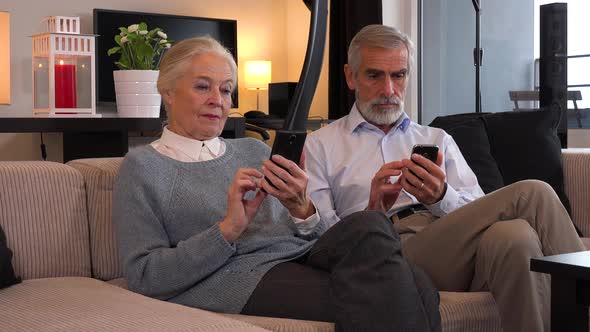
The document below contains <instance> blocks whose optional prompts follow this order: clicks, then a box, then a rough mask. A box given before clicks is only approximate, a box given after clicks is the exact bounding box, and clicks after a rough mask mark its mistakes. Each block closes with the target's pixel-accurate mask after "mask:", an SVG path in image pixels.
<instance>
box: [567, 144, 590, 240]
mask: <svg viewBox="0 0 590 332" xmlns="http://www.w3.org/2000/svg"><path fill="white" fill-rule="evenodd" d="M561 157H562V159H563V178H564V187H565V192H566V194H567V196H568V197H569V199H570V204H571V206H572V220H573V221H574V224H575V225H576V226H578V228H580V231H581V232H582V234H583V235H584V236H590V209H589V208H588V202H590V149H563V150H561ZM588 248H589V249H590V247H588Z"/></svg>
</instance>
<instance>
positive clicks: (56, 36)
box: [33, 16, 100, 117]
mask: <svg viewBox="0 0 590 332" xmlns="http://www.w3.org/2000/svg"><path fill="white" fill-rule="evenodd" d="M46 22H47V31H48V32H45V33H42V34H38V35H34V36H33V116H35V117H100V115H99V114H98V115H97V114H96V87H95V67H94V66H95V61H94V56H95V54H94V53H95V52H94V46H95V43H94V38H95V36H94V35H84V34H80V18H79V17H66V16H50V17H47V18H46Z"/></svg>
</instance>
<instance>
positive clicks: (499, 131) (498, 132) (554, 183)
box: [484, 111, 571, 212]
mask: <svg viewBox="0 0 590 332" xmlns="http://www.w3.org/2000/svg"><path fill="white" fill-rule="evenodd" d="M559 119H560V115H559V113H557V112H554V111H535V112H502V113H494V114H490V115H488V116H486V117H484V122H485V124H486V129H487V131H488V137H489V138H490V146H491V151H492V155H493V156H494V159H495V160H496V162H497V163H498V167H499V168H500V172H502V177H503V178H504V183H506V184H511V183H514V182H517V181H520V180H525V179H537V180H542V181H545V182H547V183H548V184H549V185H551V187H553V189H554V190H555V192H556V193H557V196H559V199H560V200H561V203H562V204H563V206H565V208H566V210H567V211H568V212H571V208H570V203H569V200H568V197H567V195H566V194H565V191H564V189H563V166H562V161H561V142H560V141H559V137H557V125H558V124H559Z"/></svg>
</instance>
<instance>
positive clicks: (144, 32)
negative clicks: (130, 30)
mask: <svg viewBox="0 0 590 332" xmlns="http://www.w3.org/2000/svg"><path fill="white" fill-rule="evenodd" d="M139 34H140V35H147V34H148V31H147V30H139Z"/></svg>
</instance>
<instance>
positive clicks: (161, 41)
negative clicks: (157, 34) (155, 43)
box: [160, 39, 168, 44]
mask: <svg viewBox="0 0 590 332" xmlns="http://www.w3.org/2000/svg"><path fill="white" fill-rule="evenodd" d="M167 42H168V41H167V40H166V39H162V40H160V44H166V43H167Z"/></svg>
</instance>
